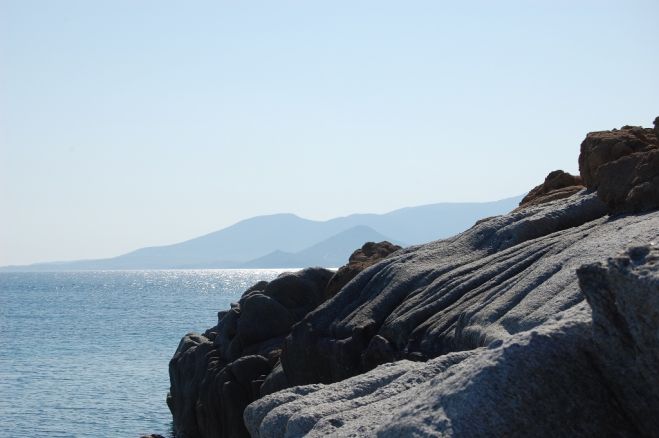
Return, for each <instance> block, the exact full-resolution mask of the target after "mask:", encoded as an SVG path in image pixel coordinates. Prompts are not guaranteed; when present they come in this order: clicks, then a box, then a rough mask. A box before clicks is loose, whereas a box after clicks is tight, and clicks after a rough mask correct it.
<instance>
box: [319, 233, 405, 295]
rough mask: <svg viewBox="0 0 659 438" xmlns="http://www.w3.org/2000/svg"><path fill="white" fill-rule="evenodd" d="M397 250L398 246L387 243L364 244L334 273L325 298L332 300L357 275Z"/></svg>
mask: <svg viewBox="0 0 659 438" xmlns="http://www.w3.org/2000/svg"><path fill="white" fill-rule="evenodd" d="M399 249H400V246H398V245H394V244H392V243H389V242H387V241H384V242H380V243H374V242H366V243H365V244H364V246H362V247H361V248H360V249H358V250H357V251H355V252H353V253H352V255H351V256H350V259H349V260H348V264H346V265H345V266H342V267H340V268H339V270H338V271H336V274H334V276H333V277H332V279H331V280H330V282H329V284H328V285H327V289H326V290H325V296H326V297H327V298H332V297H333V296H334V295H336V293H337V292H338V291H340V290H341V288H343V286H345V285H346V284H348V282H349V281H350V280H352V279H353V278H355V277H356V276H357V274H359V273H360V272H362V271H363V270H364V269H366V268H368V267H369V266H372V265H374V264H376V263H377V262H379V261H381V260H384V259H385V258H387V257H389V256H390V255H391V254H392V253H394V252H396V251H398V250H399Z"/></svg>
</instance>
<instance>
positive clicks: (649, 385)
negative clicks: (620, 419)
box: [577, 240, 659, 436]
mask: <svg viewBox="0 0 659 438" xmlns="http://www.w3.org/2000/svg"><path fill="white" fill-rule="evenodd" d="M653 243H654V245H651V246H638V247H634V248H632V249H630V250H629V251H628V252H627V253H626V254H624V255H622V256H619V257H615V258H611V259H609V260H608V262H607V263H606V264H602V263H597V264H591V265H587V266H584V267H582V268H581V269H579V271H578V272H577V273H578V275H579V280H580V282H581V289H582V290H583V291H584V293H585V295H586V297H587V299H588V303H589V304H590V305H591V307H592V309H593V330H594V333H593V340H594V343H595V346H596V351H597V354H596V355H595V357H596V364H597V366H598V367H599V368H600V369H601V370H602V373H603V375H604V376H605V378H606V382H607V383H608V385H609V386H610V388H611V390H612V391H613V393H614V394H615V396H616V398H617V400H618V401H619V402H620V406H621V407H622V408H623V410H624V412H625V413H626V414H627V415H628V416H629V417H630V418H632V419H633V421H634V424H636V425H638V427H639V429H640V430H641V431H642V432H643V434H645V435H647V436H652V435H656V434H659V416H658V415H657V413H659V248H657V247H656V245H657V244H659V240H657V241H656V242H653Z"/></svg>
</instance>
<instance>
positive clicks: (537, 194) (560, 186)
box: [519, 170, 584, 207]
mask: <svg viewBox="0 0 659 438" xmlns="http://www.w3.org/2000/svg"><path fill="white" fill-rule="evenodd" d="M583 188H584V186H583V184H582V182H581V177H579V176H574V175H570V174H569V173H567V172H563V171H562V170H555V171H553V172H550V173H549V175H547V177H546V178H545V181H544V182H543V183H542V184H540V185H539V186H536V187H534V188H533V189H532V190H531V191H530V192H529V193H528V194H527V195H526V196H525V197H524V198H523V199H522V201H521V202H520V203H519V206H520V207H527V206H529V205H539V204H544V203H546V202H550V201H555V200H557V199H563V198H567V197H569V196H572V195H574V194H575V193H577V192H579V191H580V190H582V189H583Z"/></svg>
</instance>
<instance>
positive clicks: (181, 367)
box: [167, 268, 333, 437]
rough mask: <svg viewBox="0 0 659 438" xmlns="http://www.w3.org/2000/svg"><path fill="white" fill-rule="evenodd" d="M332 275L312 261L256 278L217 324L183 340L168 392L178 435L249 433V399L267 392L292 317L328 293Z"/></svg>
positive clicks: (173, 363) (296, 318) (172, 363)
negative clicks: (265, 387)
mask: <svg viewBox="0 0 659 438" xmlns="http://www.w3.org/2000/svg"><path fill="white" fill-rule="evenodd" d="M332 275H333V272H331V271H329V270H326V269H321V268H310V269H305V270H303V271H300V272H296V273H286V274H282V275H280V276H279V277H278V278H276V279H275V280H273V281H271V282H269V283H268V282H260V283H257V284H256V285H254V286H252V287H251V288H250V289H248V290H247V291H246V292H245V293H244V294H243V295H242V297H241V298H240V300H239V301H238V303H235V304H234V305H232V307H231V309H230V310H228V311H224V312H220V313H219V314H218V324H217V326H215V327H213V328H211V329H209V330H207V331H206V333H204V334H203V335H197V334H188V335H186V336H185V337H184V338H183V339H182V340H181V343H180V344H179V347H178V349H177V350H176V353H175V354H174V357H173V358H172V360H171V361H170V363H169V375H170V381H171V387H170V394H169V396H168V398H167V404H168V405H169V408H170V410H171V412H172V415H173V418H174V427H175V429H176V432H177V435H178V436H181V437H239V436H245V435H247V431H246V429H245V426H244V423H243V421H242V414H243V410H244V408H245V406H247V404H248V403H250V402H251V401H253V400H256V399H257V398H258V397H259V396H260V389H261V385H262V384H263V382H264V381H265V379H266V377H267V376H268V374H270V372H271V371H272V369H273V367H274V366H275V365H276V363H277V361H278V358H279V353H280V349H281V344H282V342H283V339H284V336H285V335H287V334H288V333H289V331H290V329H291V327H292V325H293V324H295V323H296V322H297V321H299V320H300V319H302V317H304V315H306V314H307V313H308V312H309V311H310V310H312V309H313V308H315V307H316V306H318V304H320V303H321V302H322V301H323V300H324V299H325V288H326V287H327V283H328V282H329V280H330V278H331V277H332Z"/></svg>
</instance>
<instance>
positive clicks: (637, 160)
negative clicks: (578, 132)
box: [579, 119, 659, 213]
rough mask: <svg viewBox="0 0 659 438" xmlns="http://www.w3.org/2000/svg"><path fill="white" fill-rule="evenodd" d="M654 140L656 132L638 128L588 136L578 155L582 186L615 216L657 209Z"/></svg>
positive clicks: (658, 165)
mask: <svg viewBox="0 0 659 438" xmlns="http://www.w3.org/2000/svg"><path fill="white" fill-rule="evenodd" d="M655 120H656V119H655ZM655 128H656V127H655ZM657 139H658V137H657V135H656V129H654V130H653V129H644V128H641V127H638V126H623V127H622V129H620V130H615V129H614V130H612V131H599V132H591V133H589V134H588V135H587V136H586V139H585V140H584V141H583V143H581V154H580V155H579V170H580V172H581V177H582V179H583V181H584V184H585V185H586V186H587V187H588V188H589V189H594V190H597V194H598V196H599V197H600V198H601V199H602V200H603V201H604V202H605V203H606V204H607V205H608V206H609V208H610V209H611V211H612V212H614V213H627V212H643V211H650V210H654V209H656V208H659V141H658V140H657Z"/></svg>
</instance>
